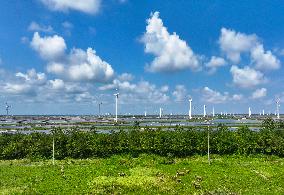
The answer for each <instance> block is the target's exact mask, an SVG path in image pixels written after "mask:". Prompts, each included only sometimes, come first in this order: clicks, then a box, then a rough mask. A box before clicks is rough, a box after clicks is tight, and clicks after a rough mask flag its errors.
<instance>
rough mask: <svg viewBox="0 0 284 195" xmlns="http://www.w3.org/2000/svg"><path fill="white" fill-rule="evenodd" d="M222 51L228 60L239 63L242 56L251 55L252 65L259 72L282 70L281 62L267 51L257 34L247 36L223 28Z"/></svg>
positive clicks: (220, 39)
mask: <svg viewBox="0 0 284 195" xmlns="http://www.w3.org/2000/svg"><path fill="white" fill-rule="evenodd" d="M219 44H220V47H221V50H222V51H223V52H224V53H225V54H226V56H227V58H228V59H230V60H231V61H232V62H234V63H239V62H240V60H241V54H242V53H247V54H250V56H251V60H252V63H251V64H252V65H254V66H255V69H259V70H275V69H278V68H280V61H279V60H278V59H277V57H276V56H274V55H273V54H272V52H271V51H269V50H268V51H265V50H264V48H263V44H261V43H260V41H259V39H258V37H257V36H256V35H255V34H251V35H247V34H244V33H240V32H236V31H234V30H230V29H226V28H222V29H221V35H220V38H219Z"/></svg>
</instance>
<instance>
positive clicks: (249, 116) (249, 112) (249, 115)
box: [249, 107, 251, 117]
mask: <svg viewBox="0 0 284 195" xmlns="http://www.w3.org/2000/svg"><path fill="white" fill-rule="evenodd" d="M249 117H251V109H250V107H249Z"/></svg>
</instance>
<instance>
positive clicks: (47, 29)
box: [28, 21, 54, 33]
mask: <svg viewBox="0 0 284 195" xmlns="http://www.w3.org/2000/svg"><path fill="white" fill-rule="evenodd" d="M28 30H29V31H38V32H40V31H41V32H45V33H52V32H54V30H53V28H52V26H50V25H48V26H44V25H40V24H38V23H36V22H34V21H32V22H31V23H30V25H29V27H28Z"/></svg>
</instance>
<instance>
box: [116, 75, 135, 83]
mask: <svg viewBox="0 0 284 195" xmlns="http://www.w3.org/2000/svg"><path fill="white" fill-rule="evenodd" d="M118 79H119V80H120V81H132V80H133V79H134V76H133V75H132V74H129V73H123V74H121V75H119V76H118Z"/></svg>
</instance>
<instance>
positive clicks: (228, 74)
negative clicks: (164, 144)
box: [0, 0, 284, 115]
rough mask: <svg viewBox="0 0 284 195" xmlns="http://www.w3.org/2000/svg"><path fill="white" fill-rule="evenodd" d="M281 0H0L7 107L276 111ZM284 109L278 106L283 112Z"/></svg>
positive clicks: (281, 90) (282, 56)
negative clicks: (190, 105)
mask: <svg viewBox="0 0 284 195" xmlns="http://www.w3.org/2000/svg"><path fill="white" fill-rule="evenodd" d="M283 10H284V3H283V1H280V0H279V1H277V0H275V1H268V0H267V1H264V0H263V1H256V0H251V1H245V0H244V1H221V0H215V1H214V0H213V1H194V0H179V1H171V0H155V1H141V0H77V1H71V0H27V1H21V0H9V1H1V2H0V25H1V28H0V88H1V92H0V102H1V104H2V106H1V107H0V108H2V109H0V114H5V112H6V111H5V103H6V102H7V103H8V104H9V105H11V109H10V112H11V114H14V115H21V114H26V115H34V114H55V115H57V114H58V115H61V114H66V115H68V114H75V115H77V114H79V115H80V114H82V115H84V114H87V115H89V114H98V104H99V103H102V105H101V110H102V113H114V112H115V96H114V95H113V94H114V93H116V91H118V92H119V114H144V112H145V111H147V113H148V114H157V113H158V112H159V108H160V107H161V108H163V110H164V113H165V114H170V113H172V114H187V113H188V108H189V101H188V100H189V98H192V99H193V103H192V104H193V114H201V113H202V112H203V105H206V107H207V112H208V113H210V112H211V111H212V108H213V107H214V109H215V113H220V112H227V113H247V112H248V107H251V110H252V113H256V114H258V113H260V112H262V110H263V109H264V110H265V113H268V112H271V113H274V112H275V109H276V104H275V101H276V99H278V98H279V99H280V102H284V85H283V83H284V77H283V76H284V70H283V65H282V64H283V62H284V15H283ZM282 110H283V109H281V107H280V112H282V113H283V111H282Z"/></svg>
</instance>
